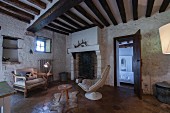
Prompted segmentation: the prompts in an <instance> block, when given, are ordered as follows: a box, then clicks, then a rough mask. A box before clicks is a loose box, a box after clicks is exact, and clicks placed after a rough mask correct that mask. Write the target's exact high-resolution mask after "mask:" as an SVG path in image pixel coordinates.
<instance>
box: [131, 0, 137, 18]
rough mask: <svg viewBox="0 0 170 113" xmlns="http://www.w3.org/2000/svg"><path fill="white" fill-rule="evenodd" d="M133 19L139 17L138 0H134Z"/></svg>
mask: <svg viewBox="0 0 170 113" xmlns="http://www.w3.org/2000/svg"><path fill="white" fill-rule="evenodd" d="M132 7H133V20H137V19H138V0H132Z"/></svg>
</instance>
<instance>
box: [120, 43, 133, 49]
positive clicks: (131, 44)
mask: <svg viewBox="0 0 170 113" xmlns="http://www.w3.org/2000/svg"><path fill="white" fill-rule="evenodd" d="M127 47H133V43H130V44H122V45H119V48H127Z"/></svg>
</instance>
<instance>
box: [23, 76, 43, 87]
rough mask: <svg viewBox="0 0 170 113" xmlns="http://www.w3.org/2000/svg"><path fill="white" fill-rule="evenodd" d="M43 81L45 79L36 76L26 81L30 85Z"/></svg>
mask: <svg viewBox="0 0 170 113" xmlns="http://www.w3.org/2000/svg"><path fill="white" fill-rule="evenodd" d="M43 81H44V79H43V78H36V79H33V80H28V81H26V85H27V86H29V85H33V84H37V83H40V82H43Z"/></svg>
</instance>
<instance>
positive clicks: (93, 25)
mask: <svg viewBox="0 0 170 113" xmlns="http://www.w3.org/2000/svg"><path fill="white" fill-rule="evenodd" d="M95 26H96V25H95V24H91V25H89V26H84V27H83V28H81V29H76V30H75V31H74V32H78V31H82V30H85V29H89V28H92V27H95Z"/></svg>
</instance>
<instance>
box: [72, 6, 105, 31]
mask: <svg viewBox="0 0 170 113" xmlns="http://www.w3.org/2000/svg"><path fill="white" fill-rule="evenodd" d="M74 8H75V9H76V10H77V11H78V12H79V13H81V14H82V15H83V16H85V17H86V18H87V19H89V20H90V21H91V22H93V23H94V24H95V25H97V26H98V27H99V28H101V29H102V28H103V27H104V26H103V25H102V24H101V23H100V22H98V21H97V20H96V19H95V18H94V17H92V16H91V15H90V14H88V13H87V12H86V11H85V10H84V9H83V8H82V7H81V6H80V5H77V6H75V7H74Z"/></svg>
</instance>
